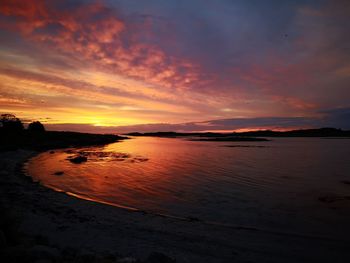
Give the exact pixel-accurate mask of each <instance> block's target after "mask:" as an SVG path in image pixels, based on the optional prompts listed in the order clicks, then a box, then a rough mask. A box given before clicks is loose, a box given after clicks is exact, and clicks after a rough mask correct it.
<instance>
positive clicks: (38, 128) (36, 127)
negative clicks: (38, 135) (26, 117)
mask: <svg viewBox="0 0 350 263" xmlns="http://www.w3.org/2000/svg"><path fill="white" fill-rule="evenodd" d="M28 131H31V132H44V131H45V127H44V125H42V124H41V122H40V121H34V122H32V123H30V124H29V125H28Z"/></svg>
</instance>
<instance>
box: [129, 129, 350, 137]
mask: <svg viewBox="0 0 350 263" xmlns="http://www.w3.org/2000/svg"><path fill="white" fill-rule="evenodd" d="M126 135H129V136H151V137H166V138H172V137H186V136H194V137H215V138H219V137H235V136H237V137H350V131H343V130H341V129H336V128H320V129H301V130H291V131H272V130H259V131H248V132H232V133H214V132H195V133H179V132H170V131H169V132H147V133H139V132H131V133H128V134H126Z"/></svg>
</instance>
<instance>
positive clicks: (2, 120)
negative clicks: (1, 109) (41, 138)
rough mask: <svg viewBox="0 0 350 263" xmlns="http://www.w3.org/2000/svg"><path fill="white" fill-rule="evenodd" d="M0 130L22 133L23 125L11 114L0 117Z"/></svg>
mask: <svg viewBox="0 0 350 263" xmlns="http://www.w3.org/2000/svg"><path fill="white" fill-rule="evenodd" d="M0 129H1V130H2V131H4V132H8V133H13V132H21V131H23V129H24V127H23V123H22V122H21V121H20V119H18V118H17V117H16V116H15V115H13V114H7V113H6V114H1V115H0Z"/></svg>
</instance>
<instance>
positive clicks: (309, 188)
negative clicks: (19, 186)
mask: <svg viewBox="0 0 350 263" xmlns="http://www.w3.org/2000/svg"><path fill="white" fill-rule="evenodd" d="M227 144H228V143H227V142H224V143H222V142H221V143H220V142H194V141H186V140H182V139H166V138H136V139H131V140H126V141H124V142H120V143H115V144H110V145H108V146H106V147H93V148H82V149H79V150H71V151H67V150H62V151H55V152H54V153H51V154H50V153H43V154H41V155H39V156H37V157H35V158H33V159H32V160H31V161H30V162H29V163H28V167H27V169H28V172H29V174H30V175H31V176H32V177H33V178H35V179H36V180H39V181H41V182H42V183H43V184H44V185H46V186H48V187H51V188H54V189H56V190H58V189H59V190H62V191H64V192H70V193H73V194H74V195H78V196H79V197H83V198H86V199H89V200H96V201H100V202H105V203H111V204H116V205H121V206H127V207H134V208H138V209H141V210H146V211H152V212H158V213H166V214H171V215H176V216H183V217H195V218H200V219H203V220H210V221H215V222H222V223H234V224H243V225H253V226H263V227H264V228H273V229H276V228H280V229H286V228H288V229H290V230H293V231H296V232H300V231H301V230H305V231H306V230H307V231H308V232H319V231H320V230H321V231H325V232H327V233H328V234H332V235H333V234H334V235H335V234H337V235H338V234H339V235H342V233H343V232H344V228H345V229H347V230H349V227H348V226H347V225H348V223H347V222H348V220H349V219H350V212H349V208H350V206H349V203H350V201H347V200H346V199H344V198H343V199H341V198H340V199H336V200H342V201H339V202H338V201H337V202H334V203H331V204H330V205H328V204H324V203H322V202H320V201H319V200H320V199H319V198H320V197H322V196H324V195H336V196H341V197H342V196H348V195H350V186H349V185H347V184H344V183H341V182H342V181H347V180H350V178H349V176H350V163H349V162H348V160H347V158H346V157H345V156H350V147H349V146H350V141H344V140H324V139H317V138H310V139H297V138H280V139H278V138H276V139H273V141H270V142H244V144H242V142H241V143H238V142H237V143H231V144H229V145H227ZM226 146H234V147H226ZM242 146H243V147H242ZM247 146H250V147H247ZM261 146H266V147H261ZM77 154H78V155H81V156H86V157H87V161H86V162H83V163H80V164H76V163H72V162H71V161H69V158H72V156H76V155H77ZM55 173H61V174H60V175H57V174H56V175H55ZM327 200H328V199H327ZM348 202H349V203H348ZM340 226H342V227H340Z"/></svg>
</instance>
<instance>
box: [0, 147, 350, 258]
mask: <svg viewBox="0 0 350 263" xmlns="http://www.w3.org/2000/svg"><path fill="white" fill-rule="evenodd" d="M36 154H38V152H35V151H31V150H16V151H7V152H1V153H0V155H1V157H0V160H1V161H0V162H1V166H0V167H1V179H0V181H1V189H2V191H1V201H2V203H3V207H5V208H4V209H5V211H6V213H7V214H10V215H11V216H12V217H13V218H14V219H15V221H17V222H16V230H15V231H13V232H14V235H15V236H17V237H16V238H14V239H17V240H14V242H13V243H12V244H11V243H10V242H8V243H7V244H6V243H3V244H2V246H3V248H2V250H1V251H2V255H3V257H5V258H6V257H9V258H11V257H19V258H20V261H21V262H32V261H30V260H32V259H33V258H34V259H38V260H39V259H45V260H48V261H47V262H140V261H141V262H175V260H176V262H347V261H348V260H349V256H348V253H347V251H348V249H349V247H350V243H349V241H348V240H333V239H327V238H323V237H317V236H304V235H300V236H299V235H294V234H288V231H287V230H286V231H285V233H281V232H269V231H265V230H262V229H256V228H249V227H245V226H239V225H237V226H232V225H230V226H225V225H210V224H206V223H204V222H200V221H197V220H195V219H193V218H188V220H183V219H177V218H171V217H165V216H161V215H155V214H148V213H145V212H140V211H131V210H127V209H121V208H117V207H114V206H110V205H105V204H101V203H96V202H91V201H87V200H82V199H78V198H75V197H72V196H68V195H66V194H65V193H59V192H56V191H53V190H51V189H48V188H46V187H44V186H42V185H40V183H35V182H33V181H32V179H31V178H29V177H26V176H25V174H24V173H23V164H24V163H25V162H26V161H27V160H28V159H29V158H31V157H33V156H35V155H36ZM3 231H4V230H3ZM6 242H7V241H6ZM4 244H5V245H4Z"/></svg>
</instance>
